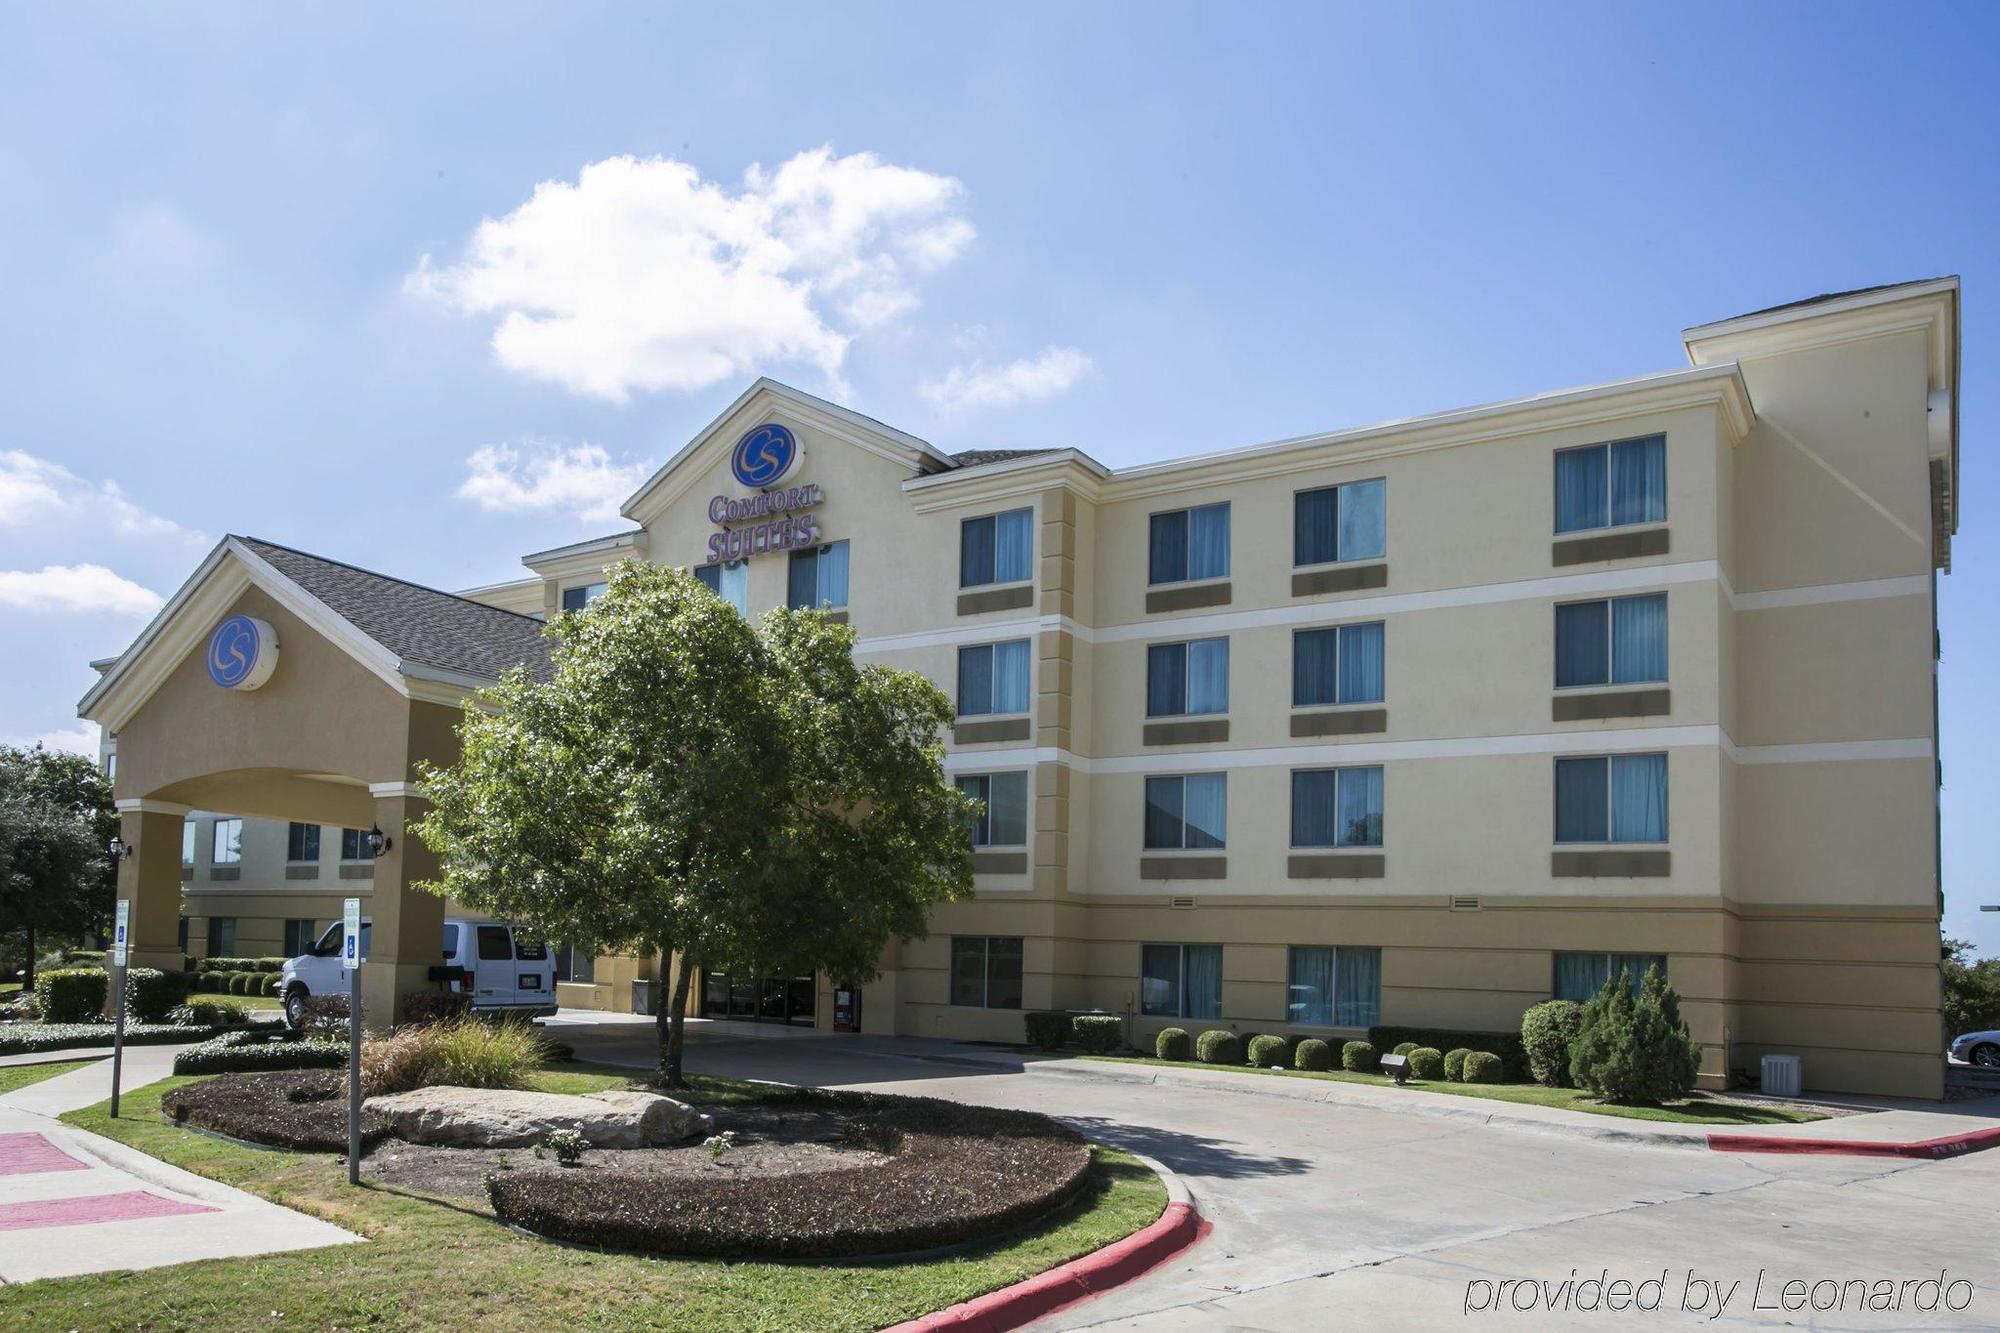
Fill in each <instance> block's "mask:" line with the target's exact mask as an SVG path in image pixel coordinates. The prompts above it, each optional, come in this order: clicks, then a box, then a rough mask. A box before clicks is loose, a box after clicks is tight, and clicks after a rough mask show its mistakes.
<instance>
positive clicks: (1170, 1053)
mask: <svg viewBox="0 0 2000 1333" xmlns="http://www.w3.org/2000/svg"><path fill="white" fill-rule="evenodd" d="M1153 1054H1154V1055H1156V1056H1158V1057H1159V1058H1160V1059H1162V1060H1187V1059H1191V1058H1193V1056H1194V1038H1193V1037H1190V1036H1188V1034H1187V1029H1186V1028H1161V1029H1160V1035H1159V1036H1157V1037H1155V1038H1153Z"/></svg>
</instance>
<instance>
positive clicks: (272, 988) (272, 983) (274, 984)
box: [257, 972, 278, 995]
mask: <svg viewBox="0 0 2000 1333" xmlns="http://www.w3.org/2000/svg"><path fill="white" fill-rule="evenodd" d="M257 993H258V994H259V995H276V994H277V993H278V974H277V973H276V972H265V973H263V974H262V978H261V980H260V981H259V982H258V985H257Z"/></svg>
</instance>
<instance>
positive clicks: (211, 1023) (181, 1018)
mask: <svg viewBox="0 0 2000 1333" xmlns="http://www.w3.org/2000/svg"><path fill="white" fill-rule="evenodd" d="M167 1021H168V1022H169V1023H179V1024H180V1025H182V1026H183V1027H191V1028H226V1027H234V1026H236V1025H237V1024H238V1023H241V1022H243V1021H245V1020H244V1014H243V1011H242V1010H241V1009H238V1008H236V1007H235V1006H233V1005H227V1004H216V1003H215V1002H214V1001H212V1000H192V999H191V1000H189V1001H188V1002H187V1003H186V1004H180V1005H175V1006H174V1007H173V1008H172V1009H169V1010H168V1011H167Z"/></svg>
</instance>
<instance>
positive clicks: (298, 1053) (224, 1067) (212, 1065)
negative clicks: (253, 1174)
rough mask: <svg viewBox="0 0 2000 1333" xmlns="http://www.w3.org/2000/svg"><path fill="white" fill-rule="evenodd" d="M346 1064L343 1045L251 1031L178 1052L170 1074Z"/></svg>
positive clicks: (319, 1067) (331, 1066)
mask: <svg viewBox="0 0 2000 1333" xmlns="http://www.w3.org/2000/svg"><path fill="white" fill-rule="evenodd" d="M346 1064H347V1043H346V1042H344V1041H320V1040H312V1039H301V1038H299V1037H297V1036H295V1035H294V1034H292V1033H288V1032H285V1031H283V1030H282V1029H278V1030H273V1029H270V1028H252V1029H249V1030H248V1031H243V1032H227V1033H224V1034H223V1035H222V1036H220V1037H215V1038H212V1039H210V1040H208V1041H205V1042H203V1043H202V1044H201V1045H199V1046H193V1047H190V1048H188V1049H187V1050H185V1051H182V1052H181V1053H180V1054H179V1055H176V1056H175V1057H174V1072H175V1073H176V1074H246V1073H261V1072H264V1071H268V1070H279V1069H340V1068H344V1067H345V1066H346ZM238 1137H242V1136H241V1135H239V1136H238ZM259 1142H263V1140H261V1139H260V1140H259Z"/></svg>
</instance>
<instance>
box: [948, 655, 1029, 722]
mask: <svg viewBox="0 0 2000 1333" xmlns="http://www.w3.org/2000/svg"><path fill="white" fill-rule="evenodd" d="M1029 665H1030V664H1029V660H1028V641H1027V640H1026V639H1010V640H1008V641H1007V642H1006V643H982V644H979V645H977V646H975V647H971V648H961V649H959V650H958V715H959V716H960V717H983V716H985V715H987V714H990V713H1025V712H1027V711H1028V670H1029Z"/></svg>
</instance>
